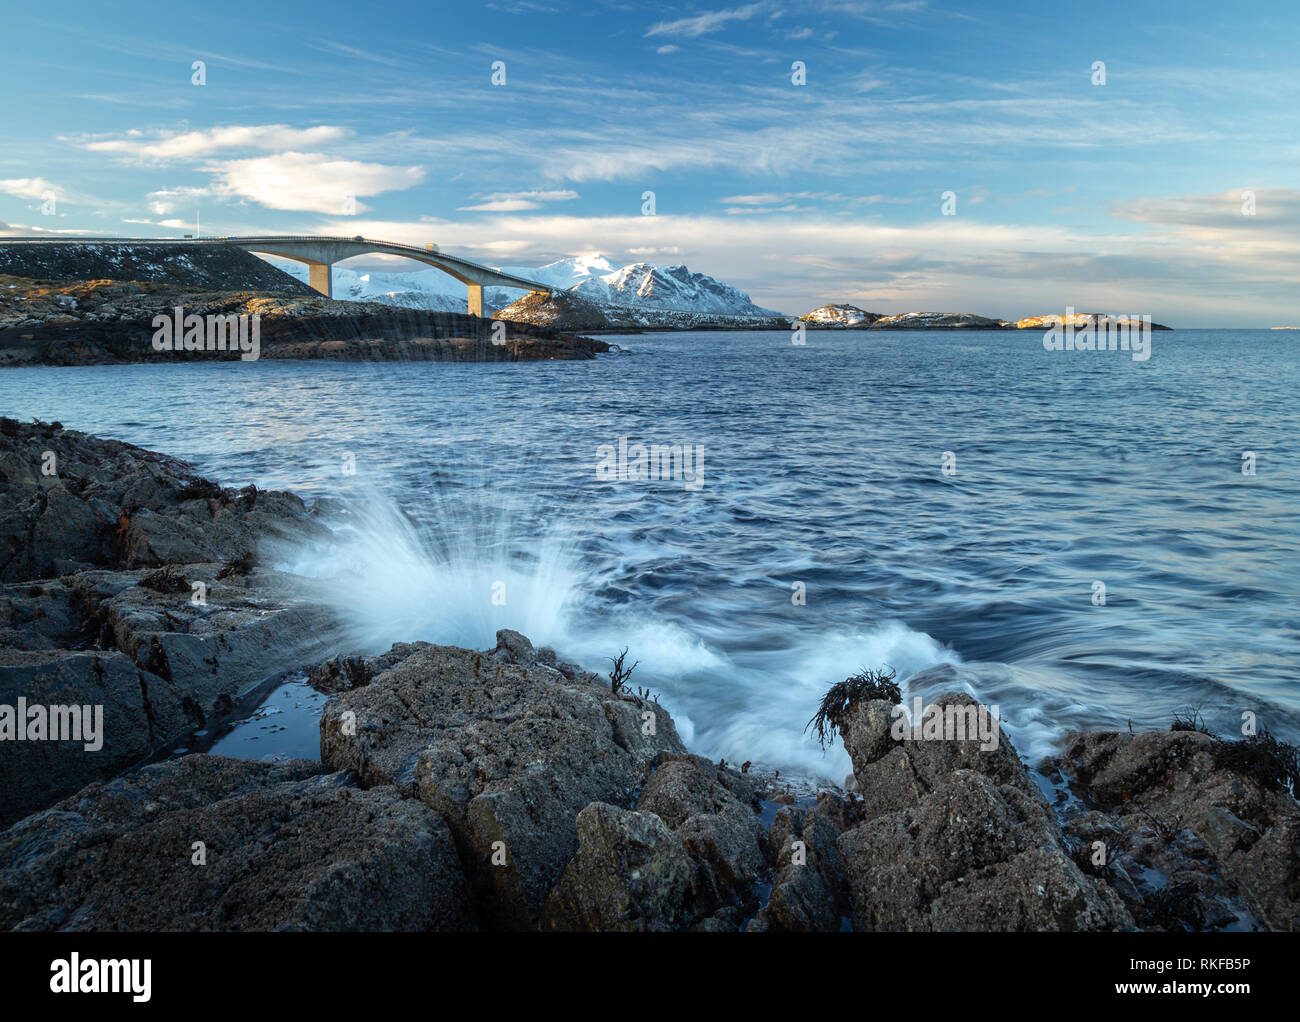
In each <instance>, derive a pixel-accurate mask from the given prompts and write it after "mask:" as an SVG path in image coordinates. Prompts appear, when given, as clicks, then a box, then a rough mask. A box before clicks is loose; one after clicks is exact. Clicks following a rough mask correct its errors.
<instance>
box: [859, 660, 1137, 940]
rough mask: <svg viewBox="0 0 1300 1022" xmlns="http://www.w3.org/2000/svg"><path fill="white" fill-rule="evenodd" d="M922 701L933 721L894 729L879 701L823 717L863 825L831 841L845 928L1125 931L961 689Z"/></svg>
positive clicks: (952, 673) (948, 673) (947, 675)
mask: <svg viewBox="0 0 1300 1022" xmlns="http://www.w3.org/2000/svg"><path fill="white" fill-rule="evenodd" d="M932 674H933V676H932V677H931V678H929V679H928V682H929V683H930V684H933V683H934V682H936V681H942V680H945V679H946V680H949V681H960V676H959V673H958V672H957V671H956V670H955V669H952V668H941V669H939V670H937V671H935V672H932ZM925 682H926V679H923V682H922V684H924V683H925ZM911 684H912V687H913V688H917V687H921V686H920V685H918V684H917V682H916V679H913V680H912V682H911ZM932 705H934V706H936V707H938V708H939V710H940V711H941V712H942V717H939V716H935V717H932V718H931V719H930V726H929V727H927V726H926V723H925V722H924V721H919V722H916V723H915V725H914V726H913V727H905V726H901V725H900V727H898V728H895V726H894V723H895V716H894V714H893V712H892V707H891V706H890V704H889V702H888V701H887V700H871V701H868V700H861V701H859V702H858V703H856V704H851V705H850V706H849V707H848V708H847V709H846V711H845V712H843V713H842V714H840V716H839V718H838V719H837V720H835V722H834V723H835V724H836V726H837V727H838V729H839V731H840V734H841V735H842V736H843V739H844V746H845V748H846V749H847V750H848V752H849V755H850V758H851V759H852V760H853V773H854V776H855V777H856V779H857V781H858V787H859V791H860V793H861V797H862V802H861V812H862V818H863V819H864V820H865V822H864V823H862V824H861V825H860V826H858V827H855V828H854V829H852V830H849V831H847V832H846V833H844V834H843V835H842V836H841V837H840V840H839V848H840V851H841V854H842V855H843V857H844V862H845V869H846V872H847V875H848V884H849V891H850V897H851V901H852V905H853V925H854V929H857V930H931V929H1013V930H1080V929H1117V928H1125V927H1131V926H1132V925H1133V921H1132V918H1131V917H1130V916H1129V914H1128V912H1127V911H1126V910H1125V908H1124V906H1123V903H1122V902H1121V900H1120V899H1119V897H1118V896H1117V895H1116V894H1115V893H1114V891H1112V890H1111V889H1110V888H1109V887H1107V886H1106V885H1105V884H1104V883H1100V882H1098V881H1097V880H1096V879H1094V878H1092V877H1089V876H1087V875H1085V874H1084V873H1083V872H1082V871H1081V870H1080V868H1079V867H1078V865H1077V864H1076V863H1075V862H1074V861H1073V860H1072V858H1071V857H1070V854H1069V852H1070V849H1069V846H1068V845H1067V843H1066V840H1065V836H1064V834H1063V833H1062V831H1061V828H1060V825H1059V823H1058V822H1057V820H1056V817H1055V815H1054V814H1053V813H1052V811H1051V809H1050V807H1049V806H1048V805H1047V802H1046V800H1045V799H1044V798H1043V796H1042V794H1041V793H1040V792H1039V790H1038V788H1037V786H1036V785H1034V784H1033V782H1032V781H1031V780H1030V779H1029V775H1028V772H1027V771H1026V770H1025V767H1024V765H1023V764H1022V763H1021V762H1020V758H1019V757H1018V756H1017V755H1016V751H1015V748H1014V747H1013V746H1012V744H1011V742H1010V740H1009V739H1008V738H1007V737H1006V736H1005V735H1002V734H1000V733H999V732H1000V729H999V728H998V727H997V726H996V724H997V722H996V721H995V720H994V719H993V718H992V717H991V716H990V714H989V712H988V710H986V709H985V708H984V707H982V706H981V705H980V704H979V703H978V702H977V701H976V700H975V699H973V698H972V697H971V696H969V695H967V694H966V693H964V692H950V693H948V694H946V695H940V696H938V697H937V698H935V699H934V700H933V701H932ZM927 709H928V707H927ZM939 722H943V726H937V725H938V723H939ZM958 725H960V726H958ZM902 736H905V737H906V738H907V740H900V737H902ZM980 736H984V737H985V738H988V737H989V736H996V742H989V741H982V740H981V738H980ZM999 906H1001V908H1000V909H999Z"/></svg>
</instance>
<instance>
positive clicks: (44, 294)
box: [0, 257, 609, 368]
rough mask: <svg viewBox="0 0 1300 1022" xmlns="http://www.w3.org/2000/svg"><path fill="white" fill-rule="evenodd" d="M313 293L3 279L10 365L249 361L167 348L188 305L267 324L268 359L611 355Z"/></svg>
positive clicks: (577, 341)
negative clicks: (159, 336) (161, 340)
mask: <svg viewBox="0 0 1300 1022" xmlns="http://www.w3.org/2000/svg"><path fill="white" fill-rule="evenodd" d="M250 258H252V257H250ZM254 261H255V262H260V260H254ZM276 272H279V271H276ZM287 279H289V280H290V281H291V282H293V283H296V282H294V281H293V279H292V278H287ZM303 290H304V291H305V292H306V293H283V292H282V291H279V290H274V291H272V290H198V289H195V288H194V287H192V286H189V285H181V284H175V283H158V282H151V281H131V280H127V281H123V280H43V279H36V278H31V277H18V276H9V275H4V274H0V368H3V367H12V366H27V365H102V364H114V363H124V362H158V361H161V360H174V359H224V360H238V359H240V358H241V351H240V350H238V349H237V347H236V346H234V345H231V346H230V347H229V348H228V349H226V350H208V349H206V348H199V349H198V350H184V349H183V348H182V347H181V345H180V343H179V342H180V338H179V337H178V338H177V339H176V340H177V344H176V345H175V349H178V350H166V351H158V350H157V349H156V347H155V345H154V343H153V340H154V337H155V335H156V333H157V329H156V327H157V324H156V322H155V317H157V316H164V317H168V318H172V317H173V316H174V315H175V313H174V310H175V309H176V308H178V307H179V308H181V309H183V311H184V315H186V316H190V315H195V316H200V317H203V318H204V320H205V322H206V320H207V317H209V316H214V317H239V316H248V317H252V316H256V317H258V338H259V339H258V351H257V356H256V357H258V358H264V359H266V358H270V359H334V360H342V361H432V362H511V361H538V360H552V359H591V358H595V357H596V354H597V353H599V352H603V351H608V350H609V346H608V345H607V344H605V343H604V342H603V341H599V340H594V339H592V338H587V337H577V336H572V335H570V334H565V333H560V332H557V331H555V330H551V329H548V328H545V327H532V326H529V325H527V324H517V323H505V322H494V321H493V320H490V319H483V318H479V317H477V316H467V315H463V314H461V313H454V312H430V311H427V310H422V309H400V308H394V307H393V306H390V305H383V304H380V303H377V302H344V301H334V300H332V299H329V298H325V297H323V296H321V295H318V294H316V293H315V292H313V291H311V290H310V289H305V288H304V289H303Z"/></svg>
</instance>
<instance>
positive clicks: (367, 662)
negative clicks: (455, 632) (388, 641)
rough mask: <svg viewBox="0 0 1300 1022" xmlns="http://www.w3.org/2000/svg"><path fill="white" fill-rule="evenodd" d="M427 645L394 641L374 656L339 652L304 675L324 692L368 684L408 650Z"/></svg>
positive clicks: (408, 651) (318, 689) (404, 657)
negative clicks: (382, 651)
mask: <svg viewBox="0 0 1300 1022" xmlns="http://www.w3.org/2000/svg"><path fill="white" fill-rule="evenodd" d="M428 646H429V643H427V642H395V643H393V647H392V649H390V650H389V651H388V652H387V653H380V654H379V655H378V656H363V655H361V654H358V653H354V654H351V655H345V654H343V653H340V654H339V655H338V656H336V657H335V658H334V659H333V660H326V661H325V662H324V663H322V664H318V665H317V666H316V667H314V668H312V670H311V672H310V673H309V674H308V676H307V684H309V685H311V687H312V688H314V689H316V690H317V691H318V692H325V693H331V692H345V691H347V690H348V689H350V688H361V687H362V686H364V685H369V684H370V683H371V682H372V681H374V680H375V677H376V676H377V675H380V674H383V673H384V671H386V670H388V669H389V668H390V667H393V666H394V665H396V664H399V663H401V662H402V661H403V660H405V659H406V658H407V657H408V656H410V655H411V654H412V653H415V652H417V651H418V650H421V649H425V648H427V647H428Z"/></svg>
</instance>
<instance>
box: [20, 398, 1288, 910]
mask: <svg viewBox="0 0 1300 1022" xmlns="http://www.w3.org/2000/svg"><path fill="white" fill-rule="evenodd" d="M51 454H52V455H53V458H52V459H51V457H50V455H51ZM50 465H52V466H53V472H49V471H46V470H45V469H46V467H47V466H50ZM0 507H2V508H4V509H5V510H4V511H3V512H0V580H2V581H3V585H0V745H3V755H0V810H2V811H3V819H2V820H0V825H3V826H4V827H6V828H7V829H4V830H2V831H0V927H3V928H6V929H23V930H213V929H215V930H474V929H493V930H500V929H508V930H536V929H541V930H547V931H558V930H588V931H595V930H657V931H683V930H700V931H733V932H734V931H737V930H745V931H750V932H755V931H797V932H808V931H826V930H831V931H836V930H842V929H848V928H852V929H854V930H861V931H867V930H875V931H903V930H981V931H982V930H1032V931H1053V930H1056V931H1060V930H1128V929H1151V930H1161V929H1165V930H1168V929H1216V928H1223V927H1234V928H1245V929H1249V928H1259V929H1275V930H1295V929H1297V928H1300V807H1298V806H1297V804H1296V802H1295V800H1294V798H1293V797H1292V795H1291V794H1290V793H1289V792H1288V791H1287V790H1286V787H1285V777H1286V776H1288V771H1289V772H1290V775H1291V779H1292V781H1294V780H1295V777H1294V772H1295V769H1296V767H1295V759H1294V750H1290V752H1289V755H1290V759H1289V760H1288V758H1287V756H1288V751H1287V748H1286V747H1284V746H1280V745H1277V744H1276V743H1274V744H1270V743H1269V742H1268V741H1265V740H1264V738H1262V737H1261V738H1259V739H1256V740H1251V739H1247V740H1243V741H1237V742H1225V741H1222V740H1220V739H1217V738H1215V737H1213V736H1211V735H1208V734H1205V733H1202V732H1200V731H1197V730H1187V729H1183V730H1171V731H1162V732H1143V733H1137V734H1131V733H1113V732H1087V733H1079V734H1075V735H1072V736H1070V738H1069V739H1068V740H1067V741H1066V742H1065V744H1064V745H1063V746H1062V747H1061V749H1060V752H1059V755H1058V756H1057V757H1056V758H1055V759H1054V760H1052V761H1050V762H1046V763H1041V764H1036V765H1035V768H1034V770H1033V771H1031V770H1029V769H1028V768H1027V767H1026V765H1025V764H1024V763H1023V762H1022V761H1021V759H1020V758H1019V756H1018V755H1017V753H1016V750H1015V749H1014V747H1013V746H1012V743H1011V742H1010V740H1009V739H1008V738H1007V737H1006V735H1005V734H1004V735H1002V736H1001V740H1000V742H998V743H996V745H995V746H994V747H992V748H989V749H987V751H984V749H983V747H982V746H981V744H980V743H978V742H974V741H963V740H960V739H957V738H950V739H945V738H942V737H939V738H935V737H927V736H926V735H925V734H924V733H923V732H921V731H919V730H918V731H917V732H913V733H911V734H909V735H906V736H905V737H907V738H909V739H917V740H899V737H900V736H899V735H898V734H897V733H896V731H895V728H894V715H893V713H892V710H893V707H894V705H895V703H897V702H898V700H899V698H900V692H899V691H898V689H897V687H896V686H893V687H891V685H890V684H889V683H887V682H883V681H881V680H880V679H879V678H874V677H871V676H857V677H854V678H849V679H846V680H845V681H843V682H841V683H839V684H837V685H836V686H834V687H833V688H832V690H831V692H830V693H828V697H827V700H826V702H825V703H824V704H823V706H822V708H821V710H820V711H819V717H818V720H819V721H820V724H821V728H820V730H821V731H822V734H823V737H826V738H828V739H830V740H839V741H842V742H843V744H844V746H845V749H846V750H847V752H848V754H849V756H850V758H851V761H852V765H853V775H852V777H851V778H849V779H848V781H847V782H846V785H845V786H844V787H839V786H835V785H831V784H825V785H823V786H822V787H821V788H820V790H816V791H813V790H811V789H799V788H796V787H792V786H790V785H789V784H788V783H787V780H785V779H782V778H781V777H780V776H779V774H776V773H775V772H773V771H766V770H763V769H761V768H759V767H755V766H752V765H751V764H749V763H742V764H738V765H737V764H727V763H725V762H724V763H714V762H710V761H708V760H705V759H703V758H701V757H699V756H696V755H692V754H691V752H690V751H689V750H688V749H687V748H686V747H685V746H684V744H683V742H682V740H681V738H680V737H679V735H678V732H677V729H676V727H675V725H674V723H673V718H672V715H671V712H670V708H669V707H667V706H661V705H660V704H659V703H658V701H656V700H655V699H654V698H652V697H649V696H648V694H646V693H641V692H637V691H635V690H634V688H633V687H630V686H629V685H628V684H627V683H626V679H625V678H624V677H622V676H621V675H620V674H619V673H618V672H617V670H616V671H615V672H612V674H611V675H610V676H606V677H601V676H598V675H597V674H595V673H592V672H589V671H587V670H584V669H583V668H582V667H580V666H577V665H574V664H569V663H566V662H565V661H564V660H563V658H562V656H561V655H560V654H559V653H557V652H556V651H555V650H551V649H547V648H535V647H534V646H533V644H532V643H531V642H530V641H529V640H528V639H527V638H526V637H525V636H523V635H521V634H519V633H517V632H513V631H510V630H502V631H500V632H498V633H497V637H496V645H495V646H494V647H493V648H491V649H485V650H469V649H461V648H457V647H450V646H441V645H436V644H433V643H431V642H427V641H413V642H410V643H404V644H399V645H397V646H394V647H393V648H392V649H391V650H389V651H387V652H386V653H382V654H379V655H366V654H364V653H360V652H355V651H352V650H349V649H347V648H339V647H340V646H341V645H343V643H344V640H343V639H342V638H341V637H340V632H339V630H338V626H337V623H336V622H334V621H333V620H332V619H331V617H330V614H329V612H328V611H327V610H326V609H325V608H323V607H320V606H317V605H315V604H313V603H312V602H310V601H309V600H304V598H303V597H302V596H301V593H302V592H304V591H309V590H307V589H305V588H304V587H302V586H300V585H297V584H295V583H296V581H297V580H295V579H294V577H293V576H289V575H286V574H285V573H283V572H280V571H277V570H275V569H274V568H273V567H271V565H273V564H274V563H275V562H276V551H277V549H279V548H280V547H281V545H283V544H286V543H303V542H306V543H317V542H319V543H328V542H329V537H330V523H331V512H330V511H329V509H327V508H325V507H321V506H307V505H305V504H304V503H303V502H302V501H300V500H298V499H297V498H295V497H293V496H292V495H291V494H286V493H266V492H264V491H260V490H256V489H253V488H251V487H250V488H248V489H246V490H243V491H231V490H226V489H223V488H222V487H220V486H218V485H217V484H215V483H213V482H211V481H208V480H205V479H203V478H201V477H199V476H198V475H197V474H196V473H195V472H194V471H193V469H192V468H191V467H190V466H188V465H185V464H184V463H182V462H179V461H176V460H175V459H172V458H168V457H166V456H164V455H161V454H156V453H153V452H149V451H145V450H143V449H140V448H137V447H133V446H131V445H128V444H121V443H117V442H115V441H111V440H103V439H98V438H95V437H91V436H87V435H85V434H81V433H77V432H74V431H71V430H66V429H63V428H62V427H61V426H59V425H58V424H43V423H35V424H22V423H17V422H15V421H13V420H0ZM195 583H203V590H204V594H203V596H204V599H203V602H201V603H197V604H196V603H195V602H194V596H195V593H196V591H197V590H196V587H195ZM412 638H413V639H417V638H420V637H417V636H412ZM424 638H436V637H424ZM290 670H296V671H299V672H301V673H302V674H305V675H306V677H307V680H308V682H309V683H310V684H311V685H312V686H314V687H315V688H317V689H318V690H320V691H321V692H324V693H327V694H328V697H329V698H328V701H327V702H326V704H325V707H324V710H323V712H322V715H321V719H320V757H319V761H316V760H311V761H307V760H296V761H289V762H274V763H272V762H252V761H247V760H237V759H230V758H226V757H222V756H213V755H207V754H202V753H189V754H182V755H174V756H165V757H162V758H159V756H158V754H159V753H160V752H162V751H163V750H166V749H168V748H170V747H171V746H172V745H174V743H175V742H176V741H178V740H181V739H184V738H185V737H186V736H187V735H188V734H189V733H190V732H191V731H192V730H193V729H194V728H196V727H200V726H208V727H211V726H213V725H214V724H216V723H217V722H219V721H220V720H221V719H223V718H224V717H228V716H230V715H231V714H232V713H233V712H234V706H235V704H236V703H238V701H239V700H240V699H241V698H242V697H243V696H245V695H246V694H248V693H249V692H250V691H252V690H254V689H257V688H258V686H260V685H262V684H264V683H266V682H267V681H268V680H271V681H274V679H275V678H277V677H279V676H283V675H284V673H285V672H286V671H290ZM834 680H835V679H827V681H828V683H829V682H831V681H834ZM977 682H978V679H975V678H970V677H967V676H965V675H964V674H963V673H962V670H961V669H958V668H952V667H946V666H945V667H941V668H935V669H932V670H930V671H928V672H923V674H922V675H919V676H917V677H916V678H914V679H911V681H910V682H909V687H910V688H912V689H913V690H915V691H922V690H924V691H927V692H929V691H934V692H948V693H949V694H948V695H945V696H940V697H938V698H936V699H934V700H933V701H934V702H936V703H938V704H940V705H945V706H949V707H953V708H958V709H961V710H962V712H964V713H968V714H969V716H970V718H971V719H972V720H977V721H978V722H979V723H980V724H982V725H985V727H984V728H982V729H979V730H981V731H983V732H987V730H988V728H989V727H991V726H993V724H994V722H992V721H991V720H990V718H989V716H988V713H987V711H986V710H985V709H984V708H983V707H981V706H979V705H978V704H976V703H975V702H974V701H973V700H972V699H971V698H970V696H968V695H965V694H964V690H965V689H966V688H967V687H969V686H972V685H974V687H975V688H976V689H977V690H978V684H977ZM20 700H23V701H24V704H25V705H27V706H29V707H30V706H40V705H48V706H54V705H56V704H61V705H68V704H74V703H75V704H82V705H90V704H99V705H102V707H103V734H102V738H103V744H102V748H101V749H99V750H97V751H87V750H86V748H85V747H84V744H83V743H81V742H71V741H52V740H48V736H46V737H45V738H44V739H34V738H33V737H32V736H31V734H30V730H31V728H30V722H24V723H26V725H27V728H28V734H27V735H26V736H25V740H22V741H18V740H15V736H14V735H13V734H12V733H11V732H12V730H13V728H14V725H15V723H16V722H17V717H16V716H15V715H14V714H13V713H10V715H9V716H8V717H7V718H6V717H5V715H4V709H3V708H4V707H9V708H13V707H15V706H17V705H19V701H20ZM817 709H818V708H817V707H809V714H810V715H811V714H812V713H813V712H814V711H816V710H817ZM6 719H7V720H8V721H9V727H10V732H6V731H5V730H4V721H5V720H6ZM51 719H52V718H51ZM1180 726H1182V727H1184V728H1186V727H1187V726H1189V725H1187V724H1186V723H1185V722H1184V723H1183V724H1182V725H1180ZM1261 734H1263V733H1261ZM810 740H812V739H811V738H810ZM151 758H152V760H153V761H151Z"/></svg>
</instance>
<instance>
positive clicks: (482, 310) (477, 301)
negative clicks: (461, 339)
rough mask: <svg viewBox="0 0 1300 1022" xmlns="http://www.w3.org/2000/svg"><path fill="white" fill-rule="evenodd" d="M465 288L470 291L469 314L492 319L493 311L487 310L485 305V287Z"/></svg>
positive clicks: (472, 285) (480, 285) (476, 285)
mask: <svg viewBox="0 0 1300 1022" xmlns="http://www.w3.org/2000/svg"><path fill="white" fill-rule="evenodd" d="M465 286H466V287H467V288H468V289H469V314H470V315H471V316H479V317H481V318H486V319H491V318H492V309H491V308H486V307H484V305H483V285H482V284H466V285H465Z"/></svg>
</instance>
